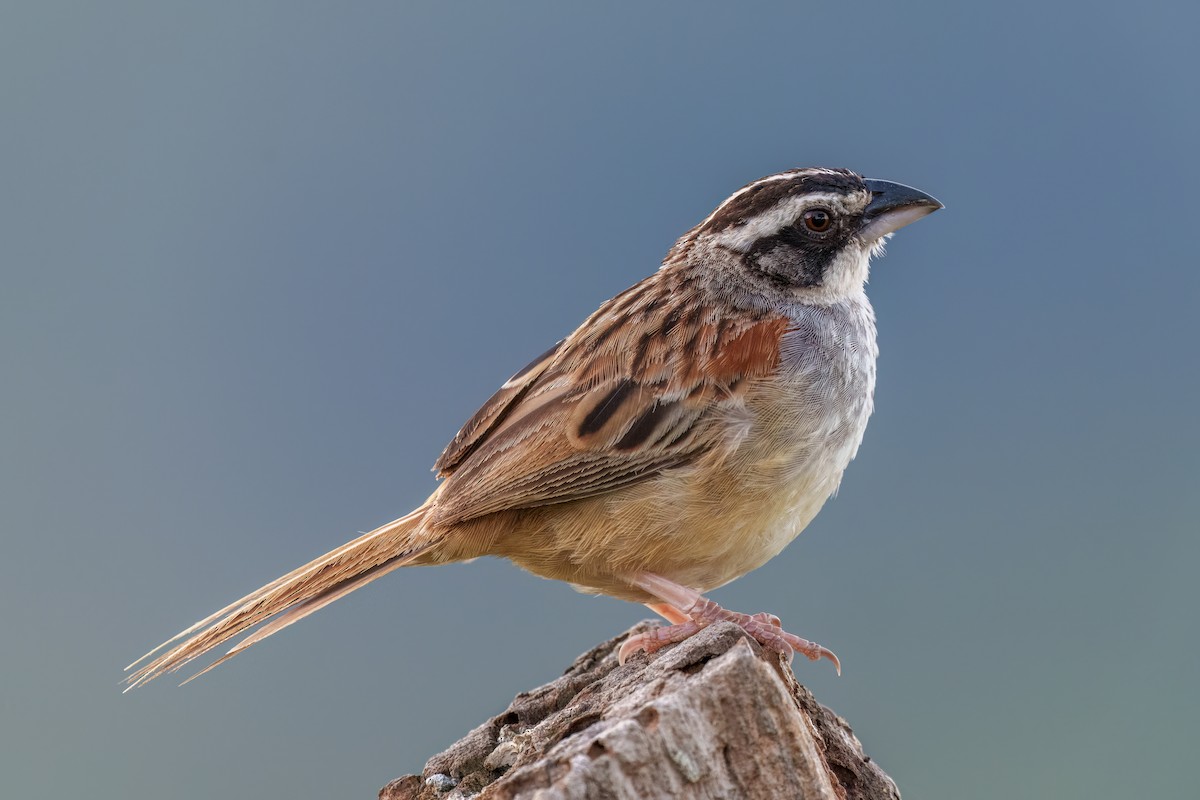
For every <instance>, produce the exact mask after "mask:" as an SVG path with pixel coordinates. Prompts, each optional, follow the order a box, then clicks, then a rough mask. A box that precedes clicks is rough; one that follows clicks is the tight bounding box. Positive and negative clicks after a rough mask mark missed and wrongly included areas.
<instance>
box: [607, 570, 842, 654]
mask: <svg viewBox="0 0 1200 800" xmlns="http://www.w3.org/2000/svg"><path fill="white" fill-rule="evenodd" d="M630 583H632V584H633V585H634V586H637V587H638V588H641V589H644V590H645V591H647V592H649V593H650V594H652V595H654V596H655V597H657V598H658V599H660V600H662V601H663V602H662V603H647V606H648V607H649V608H650V609H651V610H653V611H654V612H655V613H657V614H661V615H662V616H663V617H665V618H666V619H667V621H668V622H672V623H674V624H672V625H669V626H667V627H665V628H655V629H654V630H652V631H647V632H646V633H640V634H638V635H637V636H631V637H629V638H628V639H626V640H625V643H624V644H622V645H621V649H620V650H619V651H618V653H617V659H618V660H619V661H620V662H621V663H622V664H624V663H625V659H627V658H628V657H629V656H630V655H631V654H633V653H635V652H637V651H638V650H645V651H646V652H647V653H653V652H655V651H656V650H659V649H661V648H662V647H665V646H666V645H668V644H674V643H676V642H682V641H683V640H684V639H686V638H688V637H689V636H691V635H693V634H695V633H696V632H698V631H700V630H702V629H703V628H706V627H708V626H709V625H711V624H713V623H714V622H720V621H722V620H726V621H729V622H732V623H734V624H736V625H739V626H741V628H742V630H744V631H746V633H748V634H750V635H751V636H753V637H754V639H755V640H756V641H757V642H758V643H759V644H761V645H762V646H763V647H765V648H767V649H768V650H773V651H775V652H777V653H784V654H786V655H787V656H788V657H791V655H792V654H793V653H800V654H802V655H804V656H805V657H806V658H808V659H809V660H811V661H816V660H817V659H821V658H827V659H829V660H830V661H832V662H833V665H834V667H836V668H837V672H838V674H839V675H841V674H842V665H841V662H839V661H838V657H837V656H836V655H834V654H833V651H831V650H827V649H826V648H824V647H822V646H821V645H819V644H816V643H815V642H810V641H808V640H807V639H801V638H800V637H799V636H795V635H793V634H790V633H788V632H787V631H785V630H784V629H783V628H782V627H780V623H779V618H778V617H776V616H775V615H773V614H766V613H760V614H738V613H736V612H733V611H726V610H725V609H723V608H721V607H720V606H719V605H717V604H716V603H714V602H713V601H711V600H709V599H707V598H705V597H703V596H702V595H701V594H700V593H699V592H697V591H695V590H694V589H689V588H687V587H686V586H680V585H679V584H677V583H675V582H673V581H669V580H667V579H666V578H663V577H661V576H659V575H653V574H651V573H642V574H640V575H637V576H635V577H633V578H632V579H631V580H630Z"/></svg>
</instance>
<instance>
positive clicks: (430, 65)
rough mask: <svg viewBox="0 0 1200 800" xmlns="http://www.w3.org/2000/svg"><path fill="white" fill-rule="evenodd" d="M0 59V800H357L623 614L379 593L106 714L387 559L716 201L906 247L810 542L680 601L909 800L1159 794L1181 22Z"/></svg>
mask: <svg viewBox="0 0 1200 800" xmlns="http://www.w3.org/2000/svg"><path fill="white" fill-rule="evenodd" d="M841 5H842V4H837V3H811V4H810V3H800V2H789V3H780V4H774V5H771V4H741V5H735V4H728V3H674V4H665V3H664V4H657V3H656V4H641V3H625V4H619V3H618V4H592V5H591V6H589V7H586V8H585V7H584V6H583V4H563V3H553V2H546V3H519V4H517V3H512V4H499V3H495V4H489V3H473V4H466V3H383V2H378V3H355V4H332V3H329V4H312V3H300V2H275V3H262V2H245V3H213V4H199V3H192V4H174V3H151V2H147V3H125V2H111V3H75V4H69V3H57V2H38V3H23V4H15V3H14V4H11V5H6V6H5V8H4V10H3V12H0V115H2V119H0V259H2V261H0V269H2V271H3V272H2V286H0V359H2V361H0V370H2V371H0V380H2V384H0V402H2V407H0V411H2V419H0V469H2V474H0V492H2V503H0V515H2V521H0V524H2V529H0V535H2V537H3V539H2V554H0V623H2V626H3V627H2V635H3V640H2V651H0V659H2V661H0V664H2V675H3V688H2V689H0V775H2V776H3V777H2V778H0V793H3V795H4V796H5V797H14V798H16V797H20V798H38V797H52V796H53V797H63V796H79V797H89V798H143V797H144V798H150V797H171V798H183V799H186V798H207V797H214V796H215V797H288V798H293V799H295V800H300V799H301V798H330V797H347V798H350V797H360V798H368V797H372V796H373V794H374V792H375V791H376V790H377V789H378V787H379V786H381V785H382V784H383V783H385V782H386V781H388V780H389V779H391V778H393V777H395V776H397V775H400V774H402V773H405V772H412V771H418V770H420V768H421V766H422V764H423V762H424V759H425V758H426V757H427V756H429V755H431V754H433V753H435V752H437V751H438V750H440V749H441V748H443V747H444V746H446V745H448V744H450V743H451V742H452V741H453V740H455V739H456V738H457V737H458V736H460V735H461V734H463V733H465V732H466V731H467V730H468V729H469V728H470V727H472V726H474V725H475V724H477V723H478V722H480V721H482V720H483V719H484V718H485V717H487V716H488V715H491V714H493V713H496V712H498V711H499V710H500V709H502V708H503V706H504V705H505V704H506V703H507V702H508V700H509V699H510V698H511V696H512V695H513V694H514V693H516V692H517V691H519V690H521V689H524V688H527V687H530V686H533V685H536V684H539V683H541V682H543V681H546V680H548V679H550V678H552V677H554V676H555V675H557V674H558V673H559V672H560V671H561V669H563V668H564V667H565V666H566V665H567V664H568V663H569V662H570V660H571V659H572V658H573V657H574V656H575V655H576V654H577V653H578V652H580V651H582V650H584V649H586V648H587V647H589V646H590V645H592V644H594V643H595V642H598V641H600V640H602V639H604V638H606V637H609V636H611V635H614V634H616V633H618V632H619V631H622V630H624V629H625V628H626V627H627V626H629V625H630V624H632V623H633V622H634V621H636V620H637V619H639V618H642V617H644V616H646V612H645V610H644V609H642V608H640V607H637V606H632V605H628V604H624V603H621V602H618V601H615V600H609V599H603V598H601V599H596V598H588V597H584V596H581V595H577V594H574V593H573V592H572V591H571V590H570V589H569V588H567V587H566V586H562V585H557V584H554V583H550V582H546V581H541V580H538V579H536V578H533V577H531V576H528V575H525V574H523V573H520V572H519V571H517V570H516V569H514V568H513V567H511V566H509V565H508V564H506V563H500V562H494V561H492V562H479V563H475V564H470V565H460V566H454V567H447V568H442V569H437V570H413V571H405V572H401V573H397V574H394V575H392V576H390V577H389V578H387V579H386V580H384V581H381V582H379V583H377V584H374V585H372V586H371V587H370V588H369V589H367V590H365V591H363V592H361V593H359V594H356V595H354V596H352V597H350V598H348V599H346V600H344V601H342V602H340V603H338V604H337V605H336V606H334V607H332V608H330V609H328V610H326V611H324V612H322V613H320V614H318V615H316V616H315V617H313V618H311V619H309V620H306V621H305V622H304V623H303V624H301V625H298V626H296V627H295V628H292V629H289V630H288V631H287V632H286V633H285V634H283V635H281V636H278V637H275V638H273V639H272V640H271V641H269V642H268V643H266V644H264V645H261V646H259V647H256V648H254V649H253V650H252V651H251V652H250V653H248V654H247V655H245V656H243V657H241V658H238V659H237V660H235V661H233V662H231V663H230V664H229V665H227V666H225V667H223V668H221V669H220V670H217V671H216V672H214V673H211V674H210V675H208V676H205V678H204V679H202V680H200V681H197V682H195V683H192V684H189V685H188V686H187V687H185V688H183V689H176V688H174V686H173V685H172V684H173V681H170V680H164V681H160V682H158V683H156V684H152V685H151V686H149V687H148V688H146V689H143V690H140V691H138V692H135V693H132V694H130V695H126V696H121V694H120V692H119V689H120V687H119V684H118V681H119V678H120V677H121V671H120V670H121V667H123V666H124V665H125V664H126V663H127V662H129V661H131V660H132V659H133V658H134V657H136V656H138V655H139V654H141V653H142V652H143V651H145V650H146V649H148V648H149V647H150V646H151V645H153V644H156V643H158V642H159V641H161V640H162V639H164V638H165V637H166V636H168V635H170V634H172V633H174V632H175V631H177V630H179V629H181V628H182V627H184V626H186V625H188V624H190V623H191V622H192V621H194V620H196V619H198V618H199V617H201V616H202V615H205V614H207V613H208V612H210V611H212V610H214V609H215V608H217V607H218V606H220V605H223V604H224V603H226V602H228V601H230V600H232V599H234V598H235V597H238V596H240V595H241V594H243V593H245V592H247V591H249V590H251V589H253V588H255V587H257V586H258V585H260V584H261V583H263V582H265V581H267V580H268V579H271V578H274V577H275V576H277V575H279V574H281V573H282V572H284V571H286V570H289V569H291V568H292V567H294V566H296V565H298V564H299V563H302V562H303V561H306V560H308V559H309V558H311V557H313V556H315V555H317V554H319V553H321V552H324V551H325V550H327V549H329V548H331V547H333V546H335V545H337V544H340V543H341V542H342V541H344V540H345V539H347V538H349V537H350V536H352V535H354V533H355V531H357V530H366V529H369V528H371V527H373V526H375V525H377V524H379V523H381V522H384V521H386V520H389V519H391V518H393V517H395V516H398V515H400V514H401V513H403V512H405V511H407V510H408V509H409V508H411V507H412V506H413V505H414V504H416V503H417V502H419V501H420V500H421V499H422V498H424V497H425V495H426V494H427V493H428V492H429V491H430V490H431V488H432V486H433V481H432V478H431V476H430V474H429V473H428V466H429V465H430V464H431V463H432V461H433V459H434V458H435V457H436V455H437V453H438V452H439V450H440V448H441V447H442V445H443V444H444V443H445V442H446V441H447V440H448V439H449V438H450V437H451V436H452V435H453V433H454V431H455V430H456V428H457V427H458V425H459V423H460V422H461V421H462V420H463V419H464V418H465V417H466V416H467V415H468V414H469V413H470V412H471V411H473V410H474V408H475V407H476V406H477V405H478V404H479V403H480V402H481V401H482V400H483V399H485V398H486V397H487V396H488V395H489V394H490V393H491V391H492V390H493V389H494V388H495V387H496V385H497V384H498V383H499V382H501V381H503V380H504V379H505V378H506V377H507V376H508V375H509V374H511V373H512V372H513V371H514V370H515V369H516V368H517V367H519V366H520V365H522V364H523V363H525V361H527V360H528V358H529V357H531V356H532V355H534V354H536V353H539V352H541V351H542V350H543V349H544V348H545V347H546V346H548V344H549V343H551V342H553V341H555V340H556V339H558V338H559V337H560V336H562V335H563V334H564V333H566V332H568V331H569V330H570V329H571V328H573V327H574V326H575V325H576V324H577V323H578V322H579V321H580V320H582V319H583V317H584V316H585V315H586V314H587V313H589V312H590V311H591V310H592V309H593V308H594V307H595V306H596V305H597V304H599V303H600V302H601V301H602V300H604V299H606V298H607V297H609V296H611V295H612V294H614V293H615V292H617V291H619V290H620V289H622V288H624V287H626V286H628V285H629V284H631V283H633V282H635V281H637V280H638V279H639V278H641V277H642V276H644V275H646V274H647V273H649V272H650V271H652V270H654V269H655V268H656V266H657V264H658V262H659V259H660V258H661V256H662V254H663V253H664V252H665V251H666V249H667V248H668V246H669V245H670V244H671V243H672V241H673V240H674V238H675V237H676V236H677V235H679V234H680V233H682V232H683V231H684V230H685V229H687V228H688V227H690V226H691V225H692V224H694V223H695V222H697V221H698V220H700V219H701V218H703V217H704V216H705V215H706V214H707V213H708V212H709V211H710V210H711V208H712V207H713V206H714V205H715V204H716V203H717V202H719V201H720V200H721V199H723V198H724V197H725V196H726V195H727V194H729V193H730V192H731V191H733V190H734V189H736V188H737V187H739V186H740V185H742V184H743V183H745V182H746V181H748V180H751V179H753V178H756V177H758V176H760V175H764V174H768V173H771V172H775V171H778V170H781V169H785V168H789V167H793V166H801V165H811V164H820V165H838V166H848V167H851V168H854V169H856V170H858V171H860V172H863V173H865V174H867V175H869V176H874V177H880V178H887V179H892V180H898V181H902V182H906V183H912V184H914V185H916V186H919V187H921V188H923V189H926V190H928V191H930V192H932V193H934V194H935V195H937V196H938V197H939V198H941V199H942V200H943V201H944V202H945V203H946V206H947V208H946V210H945V211H944V212H941V213H939V214H937V215H935V216H933V217H931V218H929V219H928V220H925V221H922V222H921V223H920V224H918V225H915V226H913V227H912V228H909V229H907V230H905V231H903V232H902V233H901V234H900V235H898V236H897V238H896V239H895V240H894V242H893V243H892V245H891V248H890V253H889V255H888V257H887V258H886V259H884V260H883V261H882V262H880V263H879V264H878V265H877V267H876V269H875V272H874V279H873V281H872V283H871V287H870V292H871V296H872V298H873V300H874V302H875V305H876V308H877V311H878V314H879V328H880V340H881V345H882V360H881V362H880V375H879V390H878V394H877V408H878V411H877V413H876V414H875V417H874V420H873V421H872V424H871V427H870V430H869V431H868V433H867V437H866V441H865V443H864V445H863V448H862V450H861V452H860V454H859V459H858V461H856V462H855V463H854V464H853V465H852V466H851V468H850V470H849V472H848V473H847V476H846V480H845V482H844V484H843V487H842V492H841V494H840V496H839V497H838V498H837V499H836V500H835V501H833V502H832V503H830V504H829V506H827V508H826V510H825V511H824V512H823V513H822V514H821V515H820V516H819V517H818V519H817V520H816V522H815V523H814V524H813V525H812V526H811V527H810V528H809V530H808V531H807V532H806V533H805V534H804V536H802V537H801V538H800V539H799V540H798V541H797V542H795V543H794V544H793V545H792V546H791V547H790V548H789V549H788V550H787V551H786V552H785V553H784V554H783V555H781V556H780V557H778V558H777V559H775V560H774V561H773V562H771V563H770V564H769V565H767V566H765V567H764V568H762V569H761V570H759V571H758V572H757V573H755V574H753V575H751V576H749V577H747V578H744V579H742V580H741V581H739V582H737V583H736V584H734V585H732V586H729V587H727V588H725V589H723V590H721V591H719V592H717V593H716V598H717V599H718V600H719V601H721V602H723V603H724V604H726V605H728V606H730V607H734V608H739V609H744V610H747V611H755V610H760V609H769V610H771V611H774V612H776V613H778V614H779V615H780V616H782V617H783V618H784V620H785V621H786V622H787V623H788V625H789V627H790V628H791V629H793V630H795V631H797V632H799V633H801V634H804V635H807V636H810V637H812V638H815V639H817V640H818V641H820V642H822V643H824V644H827V645H829V646H830V647H832V648H834V649H835V650H836V651H837V652H838V654H839V655H840V656H841V657H842V660H843V662H844V664H845V667H846V669H845V674H844V675H843V677H841V678H837V677H835V675H834V674H833V671H832V670H831V669H829V667H828V665H827V664H817V665H810V664H807V663H800V664H798V665H797V670H798V672H799V674H800V675H801V677H802V679H803V681H804V682H805V683H807V684H808V685H809V686H810V687H812V689H813V690H814V691H815V692H816V694H817V696H818V697H819V698H820V699H821V700H823V701H824V702H825V703H827V704H829V705H830V706H832V707H833V708H835V709H836V710H837V711H838V712H839V713H841V714H843V715H844V716H846V717H847V718H848V719H849V720H850V721H851V722H852V723H853V725H854V727H855V730H856V731H857V732H858V734H859V735H860V736H861V738H862V740H863V741H864V742H865V745H866V747H867V750H868V752H869V753H871V754H872V755H873V756H874V757H875V758H876V759H877V760H878V761H879V762H880V763H881V764H882V765H883V766H884V768H885V769H887V770H888V771H889V772H890V773H891V774H892V775H893V776H894V777H895V778H896V780H897V781H898V782H899V784H900V786H901V788H902V790H903V791H904V792H905V795H906V796H908V797H913V798H957V797H964V796H970V797H976V798H1012V797H1029V796H1047V797H1061V798H1073V797H1089V798H1094V797H1106V798H1108V797H1111V798H1117V797H1126V796H1144V797H1149V796H1154V797H1183V796H1190V792H1191V791H1194V783H1193V782H1192V781H1193V779H1192V777H1191V774H1190V773H1191V770H1190V767H1189V766H1188V765H1189V764H1190V762H1191V761H1192V760H1194V750H1195V746H1196V743H1197V737H1196V718H1197V713H1198V712H1200V701H1198V697H1197V695H1198V691H1197V687H1196V683H1195V680H1196V678H1195V676H1196V674H1197V664H1198V661H1200V658H1198V657H1200V644H1198V637H1197V634H1198V633H1200V625H1198V623H1197V607H1198V605H1200V589H1198V588H1197V580H1196V572H1197V564H1198V562H1200V537H1198V536H1197V527H1198V526H1197V520H1198V519H1200V492H1198V478H1200V456H1198V455H1197V453H1198V446H1200V426H1198V424H1197V416H1196V405H1197V396H1198V394H1200V391H1198V390H1200V369H1198V366H1197V358H1196V338H1197V337H1196V334H1197V316H1198V310H1200V302H1198V301H1200V266H1198V263H1197V257H1196V242H1195V230H1196V225H1197V214H1198V212H1200V203H1198V196H1200V194H1198V192H1197V189H1198V187H1200V156H1198V154H1197V148H1196V142H1197V141H1200V107H1198V105H1197V102H1196V76H1197V75H1198V74H1200V63H1198V61H1200V59H1198V58H1197V56H1196V49H1195V46H1194V40H1193V38H1194V37H1193V34H1194V32H1195V30H1196V26H1197V23H1198V22H1200V20H1198V19H1197V13H1196V12H1195V10H1194V6H1188V5H1185V4H1183V3H1180V4H1177V5H1175V6H1170V5H1162V4H1157V3H1153V2H1150V3H1141V4H1137V5H1135V6H1130V5H1129V4H1127V3H1110V2H1100V3H1095V2H1078V3H1058V4H1045V3H1042V2H1005V3H998V4H987V6H986V7H985V6H984V4H967V3H952V2H945V3H941V4H927V5H917V4H909V3H895V2H887V3H878V4H854V5H853V7H852V8H851V7H846V8H840V7H839V6H841Z"/></svg>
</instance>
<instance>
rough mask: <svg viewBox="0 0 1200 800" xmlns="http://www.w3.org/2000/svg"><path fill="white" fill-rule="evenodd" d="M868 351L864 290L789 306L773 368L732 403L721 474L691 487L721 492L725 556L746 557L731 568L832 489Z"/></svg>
mask: <svg viewBox="0 0 1200 800" xmlns="http://www.w3.org/2000/svg"><path fill="white" fill-rule="evenodd" d="M877 354H878V348H877V345H876V341H875V325H874V314H873V312H872V311H871V307H870V305H869V304H868V303H867V301H866V298H865V297H864V298H862V301H861V303H854V304H849V305H846V306H835V307H832V308H831V307H812V308H808V307H806V308H802V309H799V310H797V311H796V312H795V313H794V314H793V315H792V326H791V328H790V330H789V332H788V333H787V334H785V336H784V341H783V344H782V347H781V351H780V365H779V369H778V371H777V372H776V374H775V375H774V376H773V377H771V378H769V379H764V380H762V381H760V382H759V383H758V384H757V385H756V386H755V388H754V390H753V391H752V392H750V394H749V395H748V397H747V402H746V406H745V408H744V409H742V410H739V411H738V412H737V413H739V414H744V419H743V420H742V424H743V425H744V430H745V433H744V438H742V440H741V441H740V442H739V444H738V446H737V448H736V450H735V451H734V452H733V454H732V455H731V456H730V457H729V459H728V461H727V462H726V464H725V465H724V468H723V469H722V470H721V473H722V474H721V477H719V478H717V479H716V480H715V481H714V482H712V483H709V482H708V481H705V483H707V484H708V485H705V486H694V487H692V488H693V491H695V492H698V493H700V494H709V496H710V497H711V495H712V493H713V492H719V493H720V494H722V495H724V497H723V498H722V499H723V500H724V502H723V503H722V504H721V506H723V510H725V511H727V512H729V513H728V516H729V519H725V520H722V523H723V524H724V525H726V527H727V529H728V531H729V538H728V539H727V544H728V546H729V547H728V554H729V557H730V559H731V562H732V561H740V560H745V561H747V562H748V563H746V564H738V565H734V564H732V563H730V566H731V567H733V570H740V571H746V569H752V568H754V567H756V566H758V565H759V564H761V563H763V562H765V561H766V560H768V559H769V558H771V557H773V556H775V555H776V554H778V553H779V551H781V550H782V549H783V548H784V547H785V546H786V545H787V544H788V542H790V541H791V540H792V539H794V538H795V537H796V535H797V534H799V533H800V531H801V530H803V529H804V527H805V526H806V525H807V524H808V523H809V522H810V521H811V520H812V518H813V517H814V516H816V514H817V512H818V511H819V510H820V508H821V506H822V505H823V504H824V503H825V501H826V500H827V499H828V498H829V496H830V495H831V494H833V492H834V491H836V489H837V487H838V484H839V482H840V481H841V477H842V473H843V471H844V470H845V469H846V466H847V465H848V464H849V463H850V461H851V459H853V458H854V456H855V454H856V453H857V451H858V446H859V444H860V443H861V442H862V438H863V433H864V432H865V430H866V426H867V419H868V418H869V417H870V415H871V411H872V408H873V401H872V395H873V393H874V389H875V359H876V356H877ZM716 474H717V473H710V475H716ZM718 486H720V488H719V489H718V488H717V487H718ZM700 505H701V506H702V507H705V505H706V504H700ZM707 508H709V509H710V510H711V509H712V508H713V506H712V505H711V504H707ZM718 516H726V515H724V514H722V515H718ZM733 570H731V571H733ZM738 574H740V572H738ZM731 577H732V576H731Z"/></svg>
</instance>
